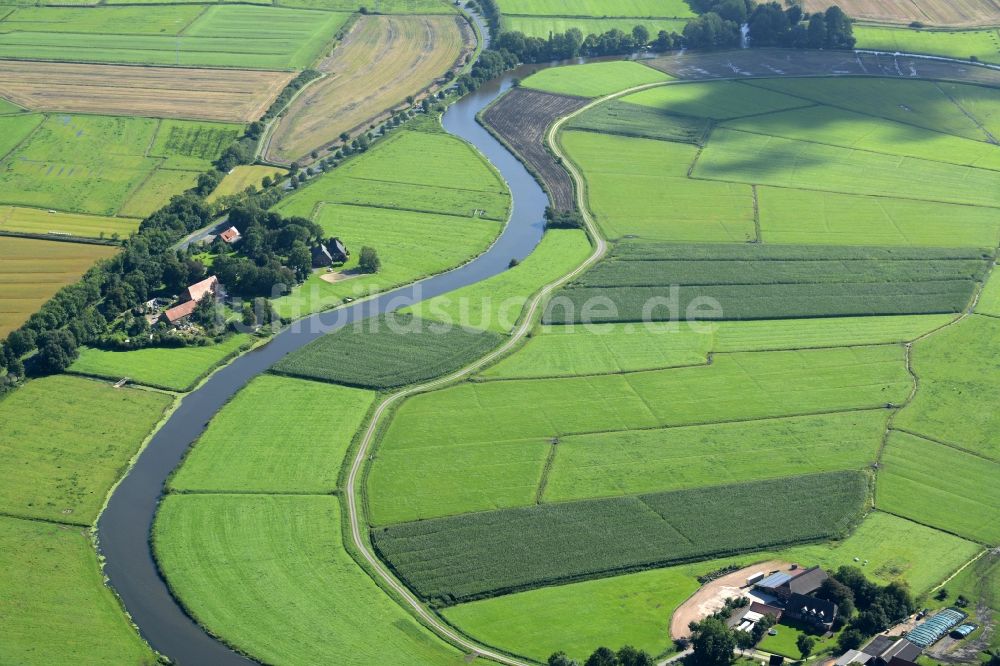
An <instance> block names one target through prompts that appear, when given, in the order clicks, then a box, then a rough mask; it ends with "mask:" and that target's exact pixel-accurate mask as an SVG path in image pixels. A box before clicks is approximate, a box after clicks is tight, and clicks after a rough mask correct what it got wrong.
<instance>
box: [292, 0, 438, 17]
mask: <svg viewBox="0 0 1000 666" xmlns="http://www.w3.org/2000/svg"><path fill="white" fill-rule="evenodd" d="M277 4H278V6H280V7H302V8H304V9H323V10H328V11H338V12H355V11H357V10H358V3H357V0H278V2H277ZM366 6H367V8H368V10H369V11H370V12H374V13H377V14H449V13H452V11H451V9H450V5H448V4H447V3H443V2H441V0H371V1H370V2H368V3H367V5H366Z"/></svg>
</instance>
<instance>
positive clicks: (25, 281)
mask: <svg viewBox="0 0 1000 666" xmlns="http://www.w3.org/2000/svg"><path fill="white" fill-rule="evenodd" d="M117 251H118V250H117V249H116V248H113V247H108V246H106V245H84V244H82V243H61V242H55V241H44V240H34V239H28V238H8V237H0V336H2V337H6V336H7V334H8V333H10V332H11V331H13V330H14V329H16V328H17V327H19V326H20V325H21V324H23V323H24V322H25V321H27V319H28V317H29V316H31V315H32V314H33V313H34V312H35V311H36V310H38V308H40V307H41V306H42V304H43V303H45V301H47V300H49V298H51V297H52V296H53V295H54V294H55V293H56V292H57V291H59V289H60V288H62V287H64V286H66V285H67V284H70V283H72V282H76V281H77V280H78V279H80V276H81V275H83V274H84V273H85V272H86V271H87V269H88V268H90V267H91V266H92V265H93V264H94V262H96V261H98V260H99V259H106V258H108V257H111V256H113V255H114V254H116V253H117Z"/></svg>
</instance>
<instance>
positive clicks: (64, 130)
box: [0, 114, 236, 217]
mask: <svg viewBox="0 0 1000 666" xmlns="http://www.w3.org/2000/svg"><path fill="white" fill-rule="evenodd" d="M37 118H38V116H27V115H26V116H11V117H4V118H0V123H4V124H6V123H9V122H11V121H12V120H14V119H16V120H17V122H21V123H24V122H27V125H25V127H30V126H31V123H32V122H36V121H37ZM219 127H222V128H233V127H236V126H233V125H219V124H216V123H202V122H194V121H183V120H174V121H162V125H161V121H158V120H155V119H152V118H135V117H112V116H88V115H64V114H50V115H48V116H46V117H45V121H44V122H43V123H42V124H41V125H40V126H37V129H35V130H34V132H33V133H31V134H30V136H28V135H25V136H26V138H25V139H24V140H23V141H21V142H20V145H17V147H16V148H14V146H11V148H13V150H12V151H11V152H10V153H9V154H7V156H6V157H3V158H0V202H2V203H8V204H15V205H22V206H30V207H35V208H43V209H57V210H65V211H70V212H75V213H90V214H94V215H105V216H107V215H116V214H119V213H120V214H121V215H122V216H124V217H142V216H144V215H148V214H149V213H151V212H152V211H154V210H156V209H157V208H159V207H160V206H162V205H163V204H165V203H166V202H167V201H168V200H169V198H170V197H171V196H172V195H174V194H179V193H180V192H181V191H182V190H184V189H187V188H188V187H191V186H192V185H193V184H194V181H195V180H196V178H197V173H196V172H195V171H172V170H171V171H168V170H160V167H161V166H169V165H171V164H173V165H184V166H186V167H187V168H191V169H195V170H196V171H203V170H205V169H207V168H208V167H209V165H210V159H214V157H215V156H217V153H218V146H219V142H218V141H216V142H215V143H211V144H208V145H206V144H205V143H199V142H198V140H196V137H198V136H205V135H206V132H207V130H206V128H214V129H213V131H212V133H214V134H216V135H217V136H218V133H219V132H223V134H224V135H226V136H229V135H230V134H231V133H232V130H231V129H226V130H225V131H223V130H219ZM29 131H30V130H29ZM171 137H174V139H175V140H173V141H171ZM177 137H187V138H188V139H190V141H189V142H187V143H185V142H183V141H178V140H176V139H177ZM2 141H3V139H0V142H2ZM151 146H153V150H152V151H151V153H150V156H147V151H148V150H150V147H151ZM3 152H4V151H3V146H0V153H3ZM154 154H155V156H153V155H154Z"/></svg>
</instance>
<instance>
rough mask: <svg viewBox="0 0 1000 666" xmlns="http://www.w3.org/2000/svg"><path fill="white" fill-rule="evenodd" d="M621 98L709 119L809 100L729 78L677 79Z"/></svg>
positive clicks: (799, 104)
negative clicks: (675, 82)
mask: <svg viewBox="0 0 1000 666" xmlns="http://www.w3.org/2000/svg"><path fill="white" fill-rule="evenodd" d="M621 100H622V101H623V102H628V103H630V104H638V105H639V106H644V107H647V108H651V109H656V110H658V111H661V112H665V113H671V114H674V115H681V116H691V117H694V118H710V119H712V120H728V119H730V118H740V117H742V116H756V115H759V114H762V113H773V112H775V111H783V110H785V109H794V108H798V107H802V106H808V105H809V104H811V102H810V101H809V100H803V99H800V98H797V97H793V96H791V95H785V94H782V93H779V92H767V91H761V90H760V89H755V88H750V87H748V86H746V85H744V84H742V83H739V82H731V81H717V82H707V83H705V82H702V83H677V84H673V85H669V86H661V87H659V88H653V89H651V90H643V91H641V92H637V93H633V94H631V95H628V96H626V97H622V98H621Z"/></svg>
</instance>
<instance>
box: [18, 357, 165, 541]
mask: <svg viewBox="0 0 1000 666" xmlns="http://www.w3.org/2000/svg"><path fill="white" fill-rule="evenodd" d="M171 403H172V399H171V398H170V397H169V396H167V395H163V394H161V393H154V392H152V391H142V390H135V389H128V388H123V389H115V388H112V387H111V385H110V384H106V383H103V382H96V381H92V380H89V379H82V378H79V377H70V376H66V375H56V376H52V377H45V378H42V379H36V380H33V381H30V382H28V383H27V384H26V385H25V386H23V387H22V388H20V389H18V390H17V391H14V392H13V393H11V394H9V395H7V396H6V397H4V398H3V400H2V401H0V453H2V455H0V479H3V483H0V511H2V512H3V513H4V514H7V515H12V516H21V517H25V518H38V519H42V520H52V521H58V522H64V523H71V524H74V525H83V526H89V525H90V524H91V523H93V522H94V519H95V518H96V517H97V513H98V511H100V509H101V507H102V506H103V504H104V498H105V495H106V494H107V493H108V491H109V490H110V489H111V486H112V485H113V484H114V483H115V482H116V481H117V480H118V478H119V477H120V476H121V475H122V473H123V472H124V470H125V467H126V465H127V464H128V461H129V459H130V458H131V457H132V456H133V455H135V454H136V452H137V451H138V450H139V447H140V445H141V444H142V442H143V440H144V439H145V438H146V436H147V435H148V434H149V432H150V431H151V430H152V428H153V426H154V425H155V424H156V423H157V422H158V421H159V420H160V418H161V417H162V416H163V414H164V412H165V411H166V410H167V408H168V407H170V405H171Z"/></svg>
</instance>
